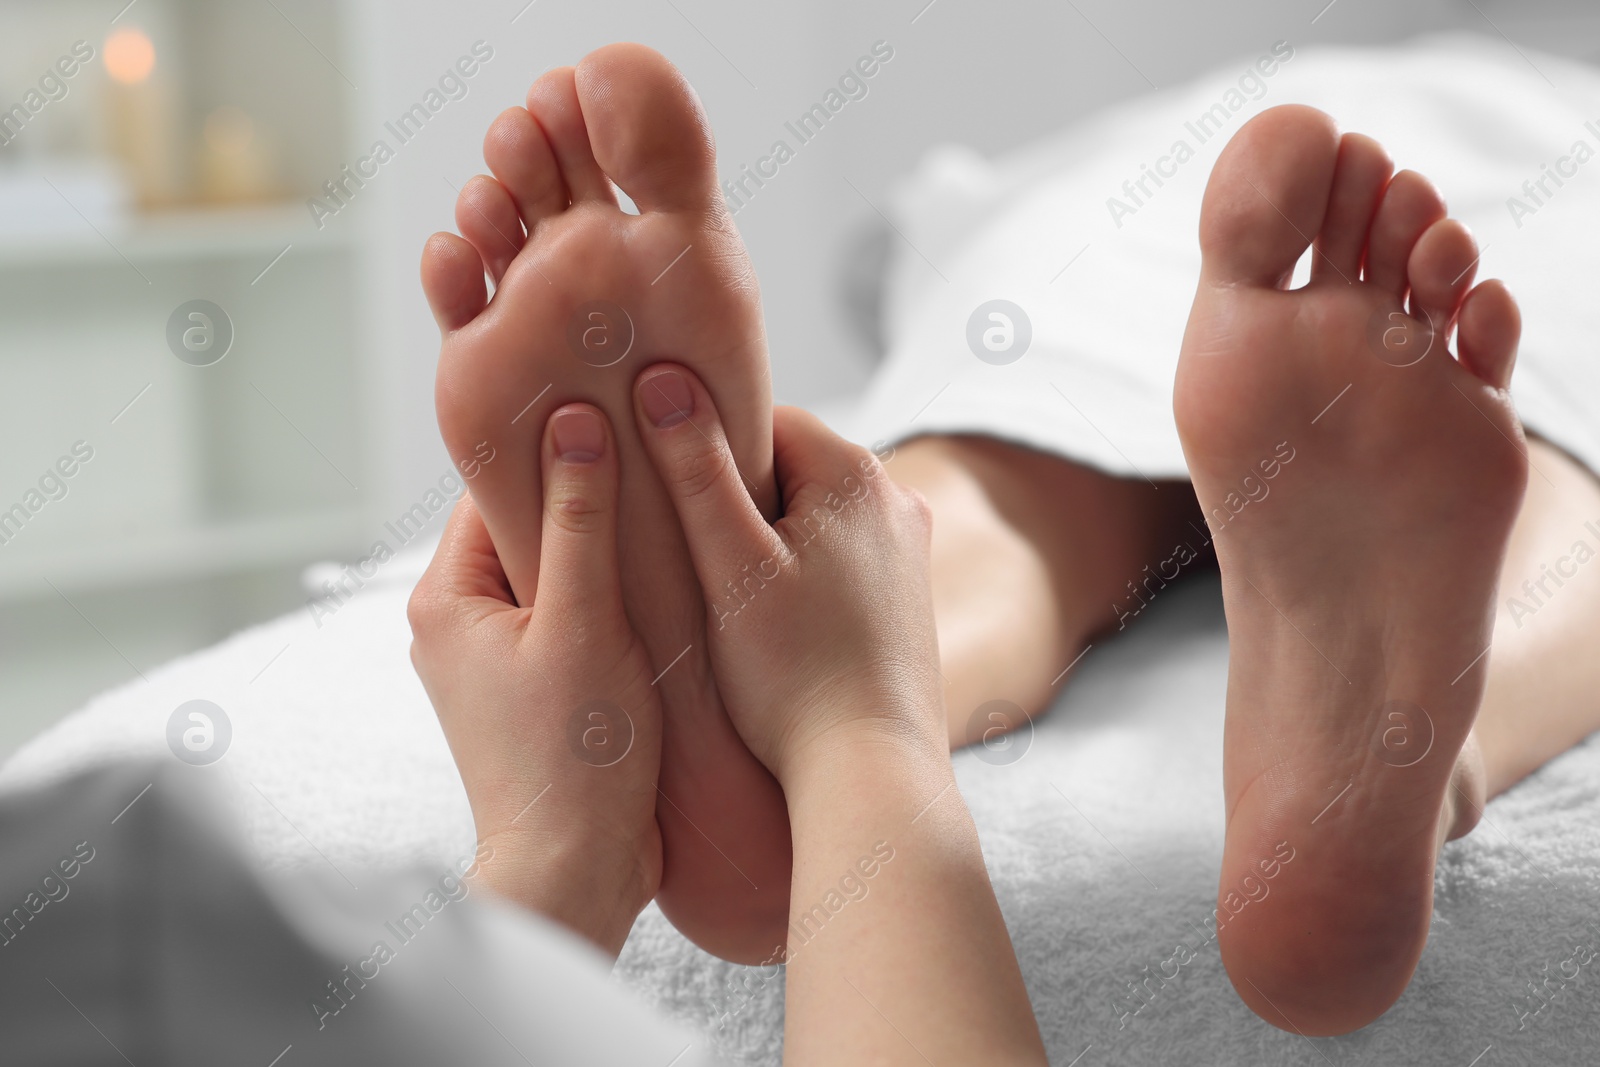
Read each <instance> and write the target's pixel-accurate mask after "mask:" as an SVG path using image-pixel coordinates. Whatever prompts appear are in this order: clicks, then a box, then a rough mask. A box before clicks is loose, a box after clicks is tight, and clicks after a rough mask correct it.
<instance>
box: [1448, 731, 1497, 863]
mask: <svg viewBox="0 0 1600 1067" xmlns="http://www.w3.org/2000/svg"><path fill="white" fill-rule="evenodd" d="M1488 799H1489V791H1488V775H1487V774H1486V773H1485V771H1484V766H1483V753H1482V751H1481V750H1480V749H1479V747H1478V734H1477V732H1476V731H1473V732H1472V733H1469V734H1468V735H1467V742H1466V744H1464V745H1462V746H1461V752H1460V754H1459V755H1457V756H1456V765H1455V769H1454V770H1453V771H1451V773H1450V789H1449V790H1448V791H1447V792H1446V793H1445V798H1444V808H1443V810H1441V811H1440V813H1439V845H1440V847H1441V848H1442V847H1443V846H1444V843H1445V842H1446V841H1454V840H1455V839H1456V838H1458V837H1465V836H1466V835H1467V834H1469V833H1471V832H1472V830H1473V828H1474V827H1476V826H1477V825H1478V821H1479V820H1480V819H1481V818H1482V817H1483V806H1484V804H1486V803H1487V802H1488Z"/></svg>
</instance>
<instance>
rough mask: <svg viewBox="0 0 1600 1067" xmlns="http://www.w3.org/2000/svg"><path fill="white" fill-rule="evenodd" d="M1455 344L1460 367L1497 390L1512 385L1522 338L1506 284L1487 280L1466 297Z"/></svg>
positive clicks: (1514, 307)
mask: <svg viewBox="0 0 1600 1067" xmlns="http://www.w3.org/2000/svg"><path fill="white" fill-rule="evenodd" d="M1459 331H1460V332H1459V334H1458V337H1457V341H1456V346H1457V349H1458V350H1459V351H1460V353H1461V363H1462V365H1463V366H1465V367H1466V368H1467V369H1468V370H1470V371H1471V372H1472V373H1473V374H1476V375H1477V376H1478V377H1479V378H1482V379H1483V380H1484V381H1486V382H1488V383H1489V384H1490V385H1492V386H1494V387H1495V388H1496V389H1506V388H1509V387H1510V385H1511V368H1512V366H1513V365H1514V364H1515V363H1516V360H1517V343H1518V342H1519V341H1520V340H1521V338H1522V312H1521V311H1520V310H1518V308H1517V302H1516V300H1515V299H1514V298H1513V297H1512V295H1511V291H1510V290H1509V289H1507V288H1506V287H1505V284H1504V283H1502V282H1500V281H1498V280H1490V281H1486V282H1484V283H1483V284H1482V285H1480V286H1478V287H1477V288H1476V289H1474V290H1472V292H1470V293H1468V294H1467V298H1466V300H1465V301H1463V302H1462V305H1461V322H1460V328H1459Z"/></svg>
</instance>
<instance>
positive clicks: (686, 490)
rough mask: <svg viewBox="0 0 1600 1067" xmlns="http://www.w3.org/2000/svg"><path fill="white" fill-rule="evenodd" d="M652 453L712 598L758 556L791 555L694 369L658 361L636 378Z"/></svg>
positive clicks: (641, 422) (638, 417)
mask: <svg viewBox="0 0 1600 1067" xmlns="http://www.w3.org/2000/svg"><path fill="white" fill-rule="evenodd" d="M633 397H634V418H635V421H636V422H637V423H638V426H639V437H640V439H641V440H642V441H643V442H644V447H645V451H646V452H648V453H649V454H650V460H651V462H652V463H654V464H655V468H656V473H657V474H658V475H660V477H661V481H662V483H663V484H664V485H665V486H666V489H667V495H668V496H670V497H671V498H672V506H673V508H674V509H675V510H676V511H677V513H678V522H679V524H680V525H682V527H683V534H684V538H685V539H686V540H687V541H688V543H689V557H690V558H691V559H692V560H693V561H694V569H695V573H696V574H697V575H699V578H700V587H701V590H702V591H703V592H704V593H705V594H706V597H707V599H711V598H712V597H714V596H715V595H716V593H715V590H718V589H720V588H721V585H722V583H723V582H724V581H727V580H729V579H730V578H732V577H733V576H734V575H735V574H737V573H738V572H739V569H740V568H741V567H746V566H750V565H752V561H765V560H778V561H781V560H783V559H785V558H787V556H788V554H789V552H788V549H787V548H786V547H785V545H784V543H783V541H782V540H781V539H780V538H779V537H778V535H777V534H776V533H775V532H774V531H773V529H772V527H771V526H768V525H767V521H766V520H765V519H764V518H762V517H761V512H760V511H758V510H757V509H756V505H755V503H754V501H752V500H751V497H750V489H749V487H748V486H747V485H746V484H745V481H744V479H743V477H742V476H741V475H740V474H739V468H738V465H737V464H735V463H734V459H733V452H732V451H731V450H730V449H729V448H728V440H727V437H726V436H725V435H724V434H723V431H722V420H721V419H720V418H719V417H718V416H717V410H716V408H715V407H714V406H713V405H712V402H711V394H710V393H709V392H707V391H706V387H705V386H704V385H703V384H702V383H701V382H700V379H699V378H697V377H695V375H694V374H693V373H692V372H691V371H690V370H689V369H688V368H686V367H682V366H679V365H677V364H672V363H662V364H657V365H656V366H653V367H651V368H649V369H648V370H646V371H645V372H644V373H642V374H640V375H639V378H638V380H637V381H635V382H634V388H633Z"/></svg>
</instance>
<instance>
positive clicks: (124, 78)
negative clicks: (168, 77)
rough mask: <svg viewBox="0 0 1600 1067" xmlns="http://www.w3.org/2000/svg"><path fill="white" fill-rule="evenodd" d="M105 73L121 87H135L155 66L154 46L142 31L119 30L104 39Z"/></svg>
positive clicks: (131, 29)
mask: <svg viewBox="0 0 1600 1067" xmlns="http://www.w3.org/2000/svg"><path fill="white" fill-rule="evenodd" d="M105 57H106V73H107V74H109V75H111V77H112V78H114V79H115V80H117V81H119V82H121V83H122V84H123V85H137V84H139V83H140V82H142V81H144V80H145V79H146V78H148V77H150V72H151V71H152V70H154V69H155V66H156V46H155V45H154V44H152V43H151V41H150V38H149V36H148V35H146V34H145V32H144V31H143V30H136V29H133V28H132V27H128V28H125V29H120V30H118V31H117V32H116V33H113V34H112V35H111V36H110V37H107V38H106V44H105Z"/></svg>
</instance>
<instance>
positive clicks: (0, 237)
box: [0, 204, 353, 271]
mask: <svg viewBox="0 0 1600 1067" xmlns="http://www.w3.org/2000/svg"><path fill="white" fill-rule="evenodd" d="M352 244H353V228H352V226H350V225H349V224H348V220H346V224H343V225H328V226H326V227H325V228H323V229H321V230H319V229H317V227H316V225H315V224H314V223H313V222H312V221H311V215H310V213H309V212H308V211H307V210H306V208H305V206H304V205H303V204H270V205H263V206H260V207H236V208H184V209H181V210H175V211H167V212H160V213H152V214H149V215H139V216H133V217H131V218H129V219H128V220H127V221H126V222H122V223H118V224H115V225H110V226H106V225H102V226H100V227H99V232H96V230H95V229H94V228H92V227H91V226H90V225H89V223H88V222H85V221H79V222H78V223H77V224H76V225H71V226H67V227H64V228H63V229H61V230H60V231H59V232H48V233H32V232H23V233H18V234H0V270H5V269H9V270H30V271H31V270H35V269H37V268H39V267H41V266H93V265H97V264H101V263H121V262H122V259H123V257H127V258H128V259H130V260H132V261H133V262H134V263H136V264H139V263H145V264H155V263H167V262H179V263H185V262H195V261H203V260H207V259H229V258H249V257H265V258H263V259H262V260H261V265H262V266H263V267H265V266H266V265H267V263H268V262H269V261H270V260H271V259H272V257H273V256H276V255H277V254H278V253H280V252H282V251H283V250H284V249H285V248H286V247H289V246H293V249H294V251H295V252H301V251H328V250H333V249H342V248H348V247H351V246H352Z"/></svg>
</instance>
